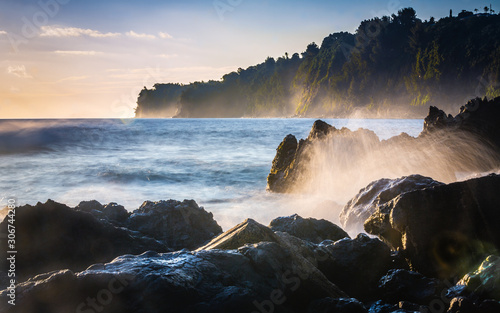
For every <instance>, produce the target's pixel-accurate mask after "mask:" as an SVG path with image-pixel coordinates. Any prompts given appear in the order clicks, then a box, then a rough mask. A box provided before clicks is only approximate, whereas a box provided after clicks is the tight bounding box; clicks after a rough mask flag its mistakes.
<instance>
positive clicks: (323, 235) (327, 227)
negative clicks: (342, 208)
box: [269, 214, 350, 243]
mask: <svg viewBox="0 0 500 313" xmlns="http://www.w3.org/2000/svg"><path fill="white" fill-rule="evenodd" d="M269 227H270V228H271V229H272V230H274V231H281V232H287V233H289V234H290V235H292V236H295V237H298V238H300V239H303V240H307V241H310V242H313V243H320V242H322V241H324V240H327V239H330V240H333V241H337V240H339V239H342V238H346V237H347V238H350V237H349V235H348V234H347V233H346V232H345V231H344V230H343V229H342V228H340V227H338V226H337V225H335V224H333V223H332V222H329V221H327V220H324V219H321V220H318V219H315V218H305V219H304V218H302V217H300V216H299V215H297V214H294V215H291V216H286V217H278V218H276V219H274V220H272V221H271V223H270V224H269Z"/></svg>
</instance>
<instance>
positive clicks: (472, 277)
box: [454, 255, 500, 301]
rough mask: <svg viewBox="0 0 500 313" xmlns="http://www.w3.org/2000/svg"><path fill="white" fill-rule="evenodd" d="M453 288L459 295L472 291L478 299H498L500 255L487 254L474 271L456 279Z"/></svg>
mask: <svg viewBox="0 0 500 313" xmlns="http://www.w3.org/2000/svg"><path fill="white" fill-rule="evenodd" d="M454 289H455V292H457V291H459V295H468V294H471V293H473V294H474V295H475V296H476V297H479V298H480V299H494V300H497V301H500V257H498V256H495V255H490V256H488V257H487V258H486V259H485V260H484V261H483V262H482V263H481V265H480V266H479V267H478V268H477V269H476V270H475V271H474V272H471V273H468V274H466V275H465V276H464V277H463V278H462V279H461V280H460V281H458V283H457V284H456V286H455V287H454Z"/></svg>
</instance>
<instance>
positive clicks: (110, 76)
mask: <svg viewBox="0 0 500 313" xmlns="http://www.w3.org/2000/svg"><path fill="white" fill-rule="evenodd" d="M490 2H491V3H492V5H493V7H494V8H496V10H497V11H499V10H500V3H499V2H500V0H496V1H465V0H459V1H439V2H438V1H429V0H425V1H424V0H412V1H409V0H407V1H403V0H390V1H388V0H386V1H376V0H371V1H367V0H365V1H362V0H351V1H305V0H304V1H302V0H295V1H294V0H289V1H283V0H275V1H265V0H253V1H250V0H207V1H202V0H195V1H159V0H145V1H128V0H126V1H123V0H121V1H118V0H107V1H105V0H101V1H96V0H2V1H1V2H0V49H1V51H3V52H2V59H1V60H0V67H1V68H2V69H1V70H0V80H1V83H0V118H14V117H126V116H132V115H133V108H134V107H135V101H136V98H137V94H138V92H139V90H140V89H141V88H142V87H143V86H147V87H151V86H152V85H153V84H154V83H155V82H181V83H188V82H192V81H196V80H209V79H220V77H221V76H222V75H223V74H225V73H228V72H230V71H233V70H236V69H237V68H238V67H243V68H245V67H248V66H250V65H253V64H256V63H260V62H262V61H263V60H264V59H265V58H266V57H267V56H272V57H279V56H282V55H284V53H285V52H288V53H289V54H292V53H294V52H299V53H300V52H302V51H303V50H304V49H305V47H306V46H307V44H308V43H310V42H313V41H315V42H317V43H318V44H320V43H321V41H322V39H323V38H324V37H325V36H327V35H328V34H330V33H333V32H337V31H350V32H353V31H354V30H355V29H356V27H357V26H358V25H359V22H360V21H362V20H364V19H369V18H372V17H375V16H382V15H389V14H391V13H395V12H397V11H398V10H399V9H402V8H405V7H413V8H415V9H416V11H417V15H418V17H419V18H421V19H423V20H425V19H428V18H429V17H430V16H434V17H436V18H440V17H443V16H447V15H448V14H449V10H450V9H453V12H454V15H456V14H457V13H458V12H459V11H460V10H462V9H467V10H473V9H474V8H478V9H481V8H482V7H484V6H485V5H489V4H490Z"/></svg>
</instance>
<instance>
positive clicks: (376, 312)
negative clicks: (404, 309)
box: [368, 300, 399, 313]
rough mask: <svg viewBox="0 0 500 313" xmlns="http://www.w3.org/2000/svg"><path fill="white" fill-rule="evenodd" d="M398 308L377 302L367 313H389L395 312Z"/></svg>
mask: <svg viewBox="0 0 500 313" xmlns="http://www.w3.org/2000/svg"><path fill="white" fill-rule="evenodd" d="M398 309H399V306H397V305H395V304H388V303H384V302H383V301H382V300H378V301H376V302H374V303H372V304H371V305H370V308H369V309H368V313H391V312H394V311H397V310H398Z"/></svg>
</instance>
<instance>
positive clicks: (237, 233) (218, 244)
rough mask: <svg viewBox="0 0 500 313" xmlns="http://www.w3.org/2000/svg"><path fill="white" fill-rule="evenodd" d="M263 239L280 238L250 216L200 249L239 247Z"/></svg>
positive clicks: (275, 239)
mask: <svg viewBox="0 0 500 313" xmlns="http://www.w3.org/2000/svg"><path fill="white" fill-rule="evenodd" d="M261 241H268V242H277V241H278V238H277V236H276V235H275V234H274V232H273V231H272V230H271V229H270V228H269V227H266V226H264V225H262V224H259V223H257V222H256V221H254V220H253V219H251V218H249V219H246V220H245V221H244V222H243V223H240V224H238V225H236V226H234V227H233V228H231V229H230V230H228V231H226V232H224V233H223V234H220V235H219V236H217V237H215V238H214V239H212V240H211V241H210V242H209V243H207V244H206V245H204V246H202V247H200V248H199V249H198V250H212V249H221V250H230V249H238V248H239V247H242V246H244V245H245V244H252V243H259V242H261Z"/></svg>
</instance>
